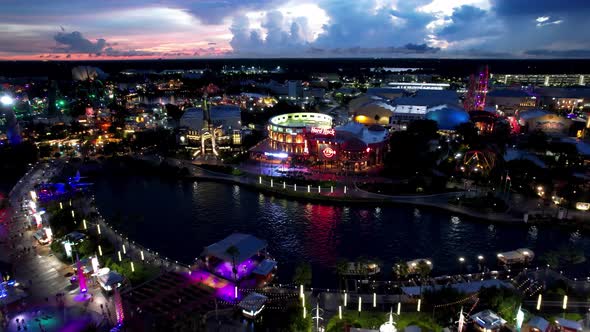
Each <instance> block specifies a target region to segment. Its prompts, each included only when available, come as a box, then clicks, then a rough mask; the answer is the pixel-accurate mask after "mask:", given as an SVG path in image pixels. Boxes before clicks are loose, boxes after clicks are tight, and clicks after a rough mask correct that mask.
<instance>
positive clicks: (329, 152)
mask: <svg viewBox="0 0 590 332" xmlns="http://www.w3.org/2000/svg"><path fill="white" fill-rule="evenodd" d="M322 154H323V155H324V157H326V158H328V159H330V158H332V157H334V156H335V155H336V150H334V149H332V148H331V147H327V148H325V149H323V150H322Z"/></svg>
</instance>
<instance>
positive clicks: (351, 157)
mask: <svg viewBox="0 0 590 332" xmlns="http://www.w3.org/2000/svg"><path fill="white" fill-rule="evenodd" d="M388 137H389V132H388V131H387V130H386V129H385V128H384V127H382V126H379V125H371V126H365V125H363V124H361V123H358V122H349V123H348V124H346V125H343V126H339V127H336V128H333V127H332V117H330V116H328V115H325V114H319V113H289V114H283V115H279V116H275V117H273V118H271V119H270V120H269V124H268V138H267V139H266V140H264V141H262V142H261V143H260V144H258V145H257V146H255V147H254V148H252V149H251V150H250V156H251V158H253V159H258V160H265V161H270V162H273V161H274V162H284V161H285V160H291V161H295V162H299V163H305V162H318V163H320V164H322V165H323V167H324V168H326V169H328V168H329V169H332V168H334V169H349V170H354V171H361V170H363V169H365V168H366V167H368V166H373V165H378V164H381V163H382V161H383V156H384V155H385V152H386V150H387V142H388Z"/></svg>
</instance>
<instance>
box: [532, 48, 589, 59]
mask: <svg viewBox="0 0 590 332" xmlns="http://www.w3.org/2000/svg"><path fill="white" fill-rule="evenodd" d="M524 54H525V55H530V56H535V57H548V58H590V49H577V50H576V49H572V50H549V49H535V50H527V51H525V52H524Z"/></svg>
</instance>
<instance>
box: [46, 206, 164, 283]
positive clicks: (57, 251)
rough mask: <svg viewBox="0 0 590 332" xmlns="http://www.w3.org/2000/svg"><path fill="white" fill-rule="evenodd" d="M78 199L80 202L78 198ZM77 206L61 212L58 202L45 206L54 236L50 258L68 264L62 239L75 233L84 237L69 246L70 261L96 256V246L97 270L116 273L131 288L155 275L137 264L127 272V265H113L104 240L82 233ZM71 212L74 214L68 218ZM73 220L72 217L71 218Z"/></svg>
mask: <svg viewBox="0 0 590 332" xmlns="http://www.w3.org/2000/svg"><path fill="white" fill-rule="evenodd" d="M80 199H84V197H81V198H80ZM78 203H79V202H76V201H75V200H74V201H73V204H72V206H70V205H69V204H67V206H66V205H65V204H63V203H62V204H63V209H62V208H60V207H59V202H51V203H48V204H47V205H46V208H47V211H48V213H50V219H49V220H50V224H51V228H52V230H53V233H54V234H55V238H54V240H53V242H52V243H51V246H50V248H51V250H52V252H53V253H54V255H55V256H56V257H57V258H59V259H60V260H61V261H63V262H64V263H66V264H71V263H72V258H71V257H67V256H66V252H65V248H64V245H63V243H62V239H63V237H64V236H65V235H67V234H69V233H71V232H73V231H77V232H80V233H82V234H85V235H86V238H84V239H83V240H81V241H80V242H78V243H76V244H75V245H73V246H72V251H73V255H74V257H76V255H77V256H78V257H79V258H80V259H83V258H87V257H91V256H94V255H97V254H98V246H99V245H100V247H101V251H102V256H101V257H99V262H100V265H101V267H108V268H110V269H111V270H114V271H117V272H119V273H120V274H122V275H123V276H125V277H126V278H127V279H128V280H129V281H130V282H131V284H132V285H137V284H140V283H142V282H144V281H147V280H149V279H151V278H153V277H154V276H156V275H157V274H158V273H159V269H158V268H156V267H152V266H148V265H145V264H142V263H141V262H139V261H137V262H134V269H135V271H132V269H131V261H130V260H127V259H125V260H123V261H122V262H118V261H116V255H115V254H116V251H115V248H114V247H113V245H112V244H111V243H110V242H108V241H107V240H106V239H104V238H101V237H98V236H97V235H96V234H94V233H92V232H88V231H85V230H84V229H83V223H82V222H80V220H82V219H87V220H90V218H88V216H84V215H83V214H82V212H81V211H80V210H79V209H76V207H77V206H79V204H78ZM72 211H73V212H74V214H72ZM73 216H75V217H73Z"/></svg>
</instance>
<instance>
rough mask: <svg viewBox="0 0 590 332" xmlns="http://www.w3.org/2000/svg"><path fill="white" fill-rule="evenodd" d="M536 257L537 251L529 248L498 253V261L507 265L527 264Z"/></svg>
mask: <svg viewBox="0 0 590 332" xmlns="http://www.w3.org/2000/svg"><path fill="white" fill-rule="evenodd" d="M534 258H535V253H534V252H533V251H532V250H530V249H527V248H520V249H516V250H512V251H506V252H501V253H499V254H498V262H499V263H501V264H505V265H510V264H526V263H529V262H530V261H532V260H533V259H534Z"/></svg>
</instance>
